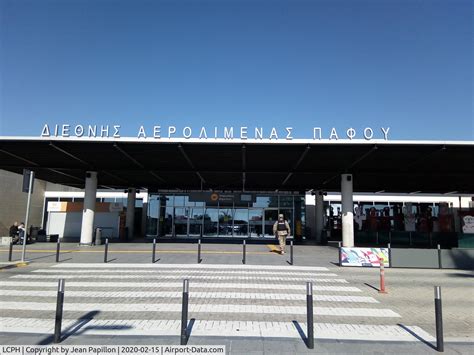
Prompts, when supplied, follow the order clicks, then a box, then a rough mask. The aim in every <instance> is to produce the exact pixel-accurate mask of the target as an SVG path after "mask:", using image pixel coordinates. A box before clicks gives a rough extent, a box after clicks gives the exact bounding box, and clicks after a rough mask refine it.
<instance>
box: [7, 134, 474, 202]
mask: <svg viewBox="0 0 474 355" xmlns="http://www.w3.org/2000/svg"><path fill="white" fill-rule="evenodd" d="M24 168H28V169H31V170H34V171H35V172H36V176H37V177H38V178H40V179H43V180H46V181H50V182H54V183H59V184H64V185H69V186H74V187H80V188H82V187H84V183H85V172H86V171H97V172H98V176H99V178H98V179H99V180H98V181H99V187H107V188H127V187H137V188H147V189H151V190H155V189H163V190H164V189H167V190H169V189H179V190H201V189H203V190H209V189H212V190H246V191H252V190H254V191H275V190H279V191H283V190H284V191H305V190H310V189H323V190H326V191H340V175H341V174H342V173H351V174H353V181H354V191H357V192H377V191H384V192H404V193H410V192H424V193H447V192H456V193H474V143H473V142H470V141H454V142H453V141H449V142H448V141H446V142H444V141H383V140H372V141H365V140H357V141H356V140H352V141H351V140H344V141H334V140H333V141H329V140H301V139H295V140H292V141H275V140H273V141H270V140H258V141H256V140H232V141H229V140H224V139H216V140H205V141H200V140H197V139H187V140H186V139H161V140H152V139H147V140H145V139H141V140H140V139H136V138H120V139H112V138H104V139H101V138H62V137H60V138H32V137H0V169H4V170H8V171H12V172H15V173H22V170H23V169H24Z"/></svg>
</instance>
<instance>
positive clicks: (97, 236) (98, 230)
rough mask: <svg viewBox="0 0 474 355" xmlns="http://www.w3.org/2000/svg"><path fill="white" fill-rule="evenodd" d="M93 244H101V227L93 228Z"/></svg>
mask: <svg viewBox="0 0 474 355" xmlns="http://www.w3.org/2000/svg"><path fill="white" fill-rule="evenodd" d="M94 239H95V245H101V244H102V229H101V228H96V229H95V238H94Z"/></svg>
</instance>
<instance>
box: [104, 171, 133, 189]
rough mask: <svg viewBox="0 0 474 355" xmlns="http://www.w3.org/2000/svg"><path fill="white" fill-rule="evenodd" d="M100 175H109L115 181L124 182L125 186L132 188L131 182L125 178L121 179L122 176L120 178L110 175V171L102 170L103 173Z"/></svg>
mask: <svg viewBox="0 0 474 355" xmlns="http://www.w3.org/2000/svg"><path fill="white" fill-rule="evenodd" d="M99 173H100V174H104V175H108V176H110V177H112V178H114V179H116V180H118V181H122V182H123V183H124V184H126V185H128V186H130V181H128V180H126V179H124V178H122V177H120V176H118V175H115V174H112V173H110V172H108V171H106V170H101V171H99Z"/></svg>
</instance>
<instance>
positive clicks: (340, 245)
mask: <svg viewBox="0 0 474 355" xmlns="http://www.w3.org/2000/svg"><path fill="white" fill-rule="evenodd" d="M337 244H338V251H337V253H338V259H339V266H342V258H341V248H342V243H341V242H338V243H337Z"/></svg>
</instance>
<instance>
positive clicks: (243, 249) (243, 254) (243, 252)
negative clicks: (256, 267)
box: [242, 239, 246, 264]
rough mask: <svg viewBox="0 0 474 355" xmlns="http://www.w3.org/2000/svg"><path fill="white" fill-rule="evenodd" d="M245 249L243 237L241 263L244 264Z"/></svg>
mask: <svg viewBox="0 0 474 355" xmlns="http://www.w3.org/2000/svg"><path fill="white" fill-rule="evenodd" d="M245 249H246V244H245V239H244V240H243V243H242V264H245Z"/></svg>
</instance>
